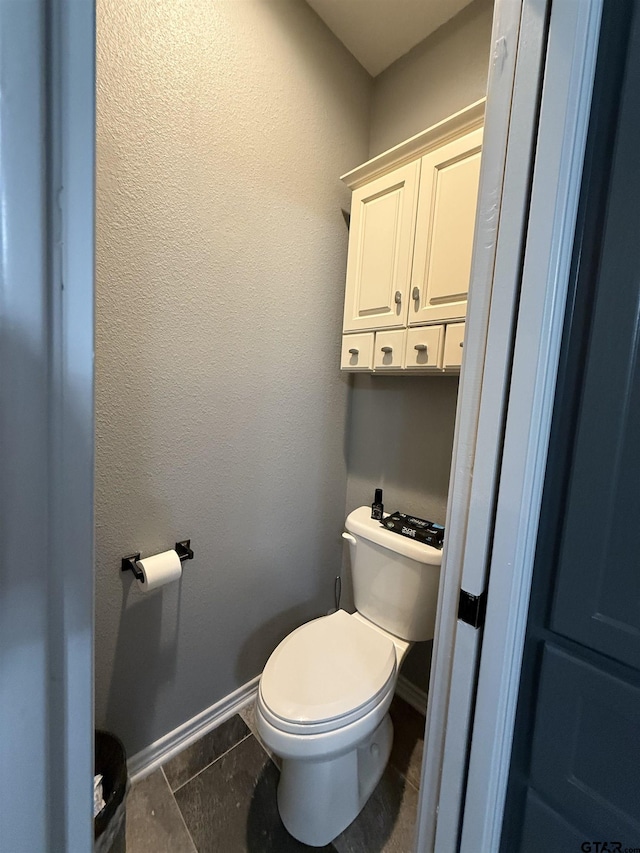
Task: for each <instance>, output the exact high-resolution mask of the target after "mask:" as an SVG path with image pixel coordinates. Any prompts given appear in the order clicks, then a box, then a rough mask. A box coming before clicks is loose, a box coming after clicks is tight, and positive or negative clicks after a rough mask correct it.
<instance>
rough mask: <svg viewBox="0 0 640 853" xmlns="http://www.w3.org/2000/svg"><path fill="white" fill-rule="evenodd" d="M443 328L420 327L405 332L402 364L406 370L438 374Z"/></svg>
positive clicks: (440, 364) (440, 367)
mask: <svg viewBox="0 0 640 853" xmlns="http://www.w3.org/2000/svg"><path fill="white" fill-rule="evenodd" d="M443 337H444V326H421V327H420V328H418V329H408V330H407V345H406V349H405V357H404V364H405V367H406V369H407V370H413V371H415V370H419V371H432V370H436V371H438V372H440V371H441V369H442V339H443Z"/></svg>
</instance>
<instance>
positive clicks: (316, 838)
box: [278, 714, 393, 847]
mask: <svg viewBox="0 0 640 853" xmlns="http://www.w3.org/2000/svg"><path fill="white" fill-rule="evenodd" d="M392 741H393V726H392V724H391V718H390V717H389V714H385V716H384V717H383V719H382V721H381V722H380V723H379V725H378V726H377V728H376V729H375V730H374V732H373V734H371V735H369V736H368V737H367V738H366V739H365V740H364V741H362V742H361V743H360V744H358V745H357V746H355V747H354V748H353V749H351V750H349V751H348V752H345V753H342V754H341V755H338V756H334V757H332V758H328V759H325V760H320V759H310V760H304V759H300V758H295V759H288V758H284V759H283V761H282V771H281V774H280V783H279V785H278V810H279V812H280V817H281V818H282V822H283V823H284V825H285V827H286V828H287V830H288V832H289V833H290V834H291V835H293V837H294V838H297V839H298V841H302V842H303V843H304V844H309V845H310V846H312V847H323V846H324V845H325V844H329V842H331V841H333V839H334V838H336V837H337V836H338V835H340V833H341V832H342V831H343V830H344V829H346V828H347V826H349V824H350V823H351V822H352V821H353V820H355V818H356V817H357V816H358V815H359V814H360V812H361V811H362V808H363V807H364V805H365V803H366V802H367V800H368V799H369V797H370V796H371V794H372V793H373V789H374V788H375V787H376V785H377V784H378V782H379V781H380V777H381V776H382V774H383V772H384V768H385V767H386V765H387V761H388V760H389V755H390V753H391V744H392Z"/></svg>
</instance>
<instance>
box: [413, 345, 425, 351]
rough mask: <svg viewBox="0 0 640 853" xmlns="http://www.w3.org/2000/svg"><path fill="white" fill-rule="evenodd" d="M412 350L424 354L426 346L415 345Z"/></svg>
mask: <svg viewBox="0 0 640 853" xmlns="http://www.w3.org/2000/svg"><path fill="white" fill-rule="evenodd" d="M414 349H417V350H418V352H426V350H427V345H426V344H416V345H415V346H414Z"/></svg>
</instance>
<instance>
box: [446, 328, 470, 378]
mask: <svg viewBox="0 0 640 853" xmlns="http://www.w3.org/2000/svg"><path fill="white" fill-rule="evenodd" d="M464 326H465V324H464V323H450V324H449V325H448V326H447V331H446V334H445V336H444V363H443V367H444V369H445V370H460V365H461V364H462V345H463V344H464Z"/></svg>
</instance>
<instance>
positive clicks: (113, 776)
mask: <svg viewBox="0 0 640 853" xmlns="http://www.w3.org/2000/svg"><path fill="white" fill-rule="evenodd" d="M94 773H95V774H96V775H97V774H98V773H101V774H102V795H103V798H104V807H103V808H102V809H101V810H100V811H99V812H98V814H97V815H96V816H95V818H94V819H93V838H94V842H93V849H94V851H95V853H125V850H126V836H125V831H126V798H127V788H128V776H127V754H126V752H125V749H124V746H123V745H122V742H121V741H120V740H119V739H118V738H117V737H116V736H115V735H113V734H111V732H104V731H100V730H99V729H98V730H96V739H95V759H94Z"/></svg>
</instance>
